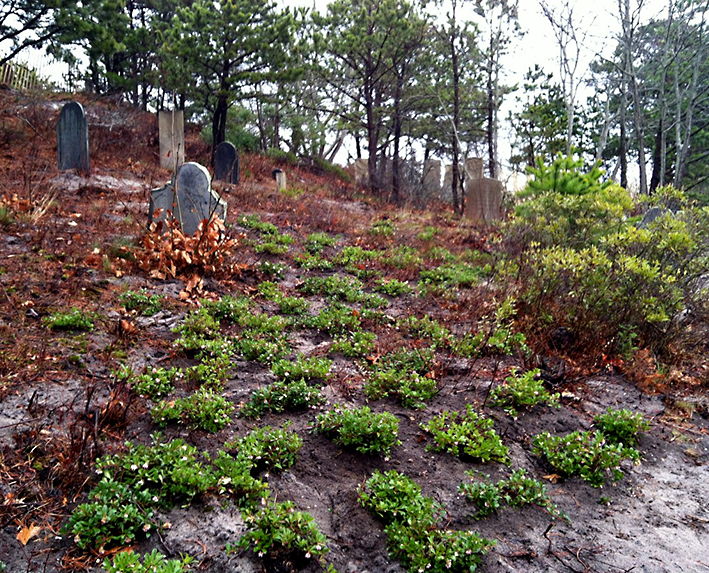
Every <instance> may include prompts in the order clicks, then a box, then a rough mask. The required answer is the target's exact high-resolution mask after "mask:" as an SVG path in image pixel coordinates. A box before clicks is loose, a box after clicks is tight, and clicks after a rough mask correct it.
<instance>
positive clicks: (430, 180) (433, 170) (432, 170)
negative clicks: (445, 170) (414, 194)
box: [423, 159, 441, 197]
mask: <svg viewBox="0 0 709 573" xmlns="http://www.w3.org/2000/svg"><path fill="white" fill-rule="evenodd" d="M423 190H424V193H425V195H426V197H431V196H435V197H440V195H441V162H440V161H439V160H438V159H427V160H426V161H425V162H424V164H423Z"/></svg>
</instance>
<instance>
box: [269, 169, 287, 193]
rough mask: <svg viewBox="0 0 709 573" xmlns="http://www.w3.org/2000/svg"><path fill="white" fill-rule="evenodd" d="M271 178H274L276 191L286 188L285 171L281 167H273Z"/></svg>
mask: <svg viewBox="0 0 709 573" xmlns="http://www.w3.org/2000/svg"><path fill="white" fill-rule="evenodd" d="M272 175H273V178H274V179H275V180H276V191H285V190H286V173H285V171H283V169H274V170H273V173H272Z"/></svg>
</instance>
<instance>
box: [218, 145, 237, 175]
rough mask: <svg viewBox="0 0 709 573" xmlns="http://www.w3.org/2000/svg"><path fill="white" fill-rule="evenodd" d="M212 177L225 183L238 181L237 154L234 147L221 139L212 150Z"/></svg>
mask: <svg viewBox="0 0 709 573" xmlns="http://www.w3.org/2000/svg"><path fill="white" fill-rule="evenodd" d="M214 179H216V180H217V181H225V182H227V183H238V182H239V155H238V153H237V152H236V147H234V145H233V144H231V143H229V142H228V141H222V142H221V143H220V144H219V145H217V150H216V151H215V152H214Z"/></svg>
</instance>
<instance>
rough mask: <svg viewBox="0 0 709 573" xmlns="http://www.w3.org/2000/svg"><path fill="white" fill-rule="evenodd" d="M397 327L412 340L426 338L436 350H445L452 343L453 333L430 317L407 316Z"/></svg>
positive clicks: (398, 322) (397, 323)
mask: <svg viewBox="0 0 709 573" xmlns="http://www.w3.org/2000/svg"><path fill="white" fill-rule="evenodd" d="M396 327H397V328H398V329H399V330H401V331H402V332H405V333H406V334H407V335H408V336H410V337H411V338H415V339H419V338H426V339H428V340H430V341H431V342H432V345H433V346H434V347H436V348H443V347H446V346H448V345H449V344H450V343H451V338H452V336H451V332H450V330H448V329H447V328H446V327H445V326H443V325H442V324H441V323H440V322H438V321H437V320H435V319H432V318H430V317H428V316H424V317H423V318H418V317H416V316H407V317H406V318H403V319H399V320H398V321H397V322H396Z"/></svg>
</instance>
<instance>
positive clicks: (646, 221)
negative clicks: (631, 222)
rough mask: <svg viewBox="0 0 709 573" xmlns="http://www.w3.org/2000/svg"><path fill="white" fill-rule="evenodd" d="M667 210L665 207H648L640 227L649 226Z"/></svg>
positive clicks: (639, 224)
mask: <svg viewBox="0 0 709 573" xmlns="http://www.w3.org/2000/svg"><path fill="white" fill-rule="evenodd" d="M667 212H668V210H667V209H665V208H663V207H652V208H650V209H648V210H647V211H646V212H645V214H644V215H643V219H642V221H640V223H638V229H645V228H647V227H648V226H650V224H651V223H654V222H655V219H659V218H660V217H662V216H663V215H664V214H665V213H667Z"/></svg>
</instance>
